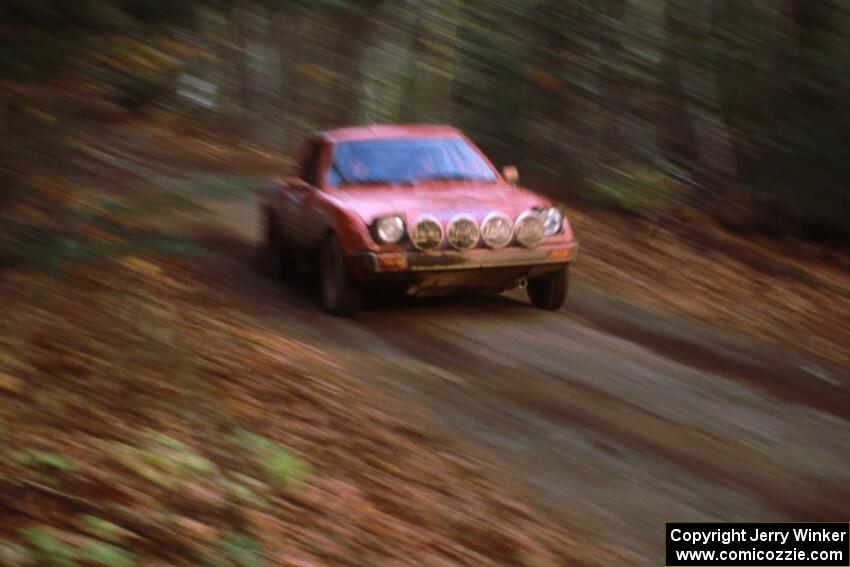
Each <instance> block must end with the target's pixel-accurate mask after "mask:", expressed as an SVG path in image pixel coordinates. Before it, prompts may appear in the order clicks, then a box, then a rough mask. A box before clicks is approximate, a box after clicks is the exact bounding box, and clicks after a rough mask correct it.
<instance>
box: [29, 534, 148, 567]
mask: <svg viewBox="0 0 850 567" xmlns="http://www.w3.org/2000/svg"><path fill="white" fill-rule="evenodd" d="M20 533H21V538H22V541H23V542H24V546H25V548H28V552H24V553H25V554H26V555H31V556H32V557H33V558H34V559H35V561H36V562H37V564H39V565H49V566H56V567H74V566H76V565H99V566H102V567H132V566H133V565H135V558H134V556H133V554H132V553H130V552H129V551H127V550H125V549H123V548H121V547H119V546H118V545H115V544H112V543H106V542H103V541H99V540H96V539H92V538H87V537H79V536H74V537H72V538H71V537H68V538H63V537H60V535H57V532H56V531H55V530H53V529H52V528H48V527H46V526H39V525H32V526H27V527H25V528H22V529H21V532H20ZM71 541H73V543H71Z"/></svg>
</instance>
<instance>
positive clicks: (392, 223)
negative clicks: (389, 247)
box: [372, 215, 404, 244]
mask: <svg viewBox="0 0 850 567" xmlns="http://www.w3.org/2000/svg"><path fill="white" fill-rule="evenodd" d="M372 236H374V237H375V240H377V241H378V242H386V243H387V244H394V243H396V242H398V241H399V240H401V239H402V238H403V237H404V219H402V218H401V217H400V216H398V215H391V216H388V217H381V218H378V219H375V221H374V222H373V223H372Z"/></svg>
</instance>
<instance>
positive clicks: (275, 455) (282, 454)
mask: <svg viewBox="0 0 850 567" xmlns="http://www.w3.org/2000/svg"><path fill="white" fill-rule="evenodd" d="M234 442H235V443H237V444H238V445H239V446H241V447H243V448H245V449H247V450H248V451H249V452H250V453H251V454H252V456H253V457H254V459H255V460H256V461H257V463H259V464H260V465H261V466H262V467H263V470H264V471H265V475H266V480H267V481H268V483H269V484H271V485H272V486H275V487H277V488H284V489H293V488H297V487H298V486H300V485H301V484H302V483H303V482H304V481H306V480H307V479H308V478H309V477H310V475H311V474H312V467H311V466H310V463H308V462H307V461H305V460H303V459H301V458H300V457H298V456H296V455H295V454H293V453H292V452H291V451H289V450H288V449H286V448H285V447H283V446H282V445H280V444H279V443H276V442H274V441H272V440H271V439H267V438H265V437H262V436H260V435H256V434H254V433H251V432H248V431H245V430H239V431H237V432H236V433H235V434H234Z"/></svg>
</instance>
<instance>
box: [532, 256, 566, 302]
mask: <svg viewBox="0 0 850 567" xmlns="http://www.w3.org/2000/svg"><path fill="white" fill-rule="evenodd" d="M569 287H570V271H569V266H567V267H565V268H564V269H563V270H559V271H557V272H556V273H554V274H547V275H545V276H542V277H539V278H535V279H533V280H529V282H528V288H527V289H526V291H527V292H528V298H529V299H530V300H531V304H532V305H534V306H535V307H537V308H538V309H546V310H547V311H555V310H557V309H560V308H561V307H562V306H563V305H564V301H565V300H566V299H567V291H568V290H569Z"/></svg>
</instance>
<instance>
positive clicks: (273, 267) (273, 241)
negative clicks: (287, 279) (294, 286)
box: [257, 209, 287, 279]
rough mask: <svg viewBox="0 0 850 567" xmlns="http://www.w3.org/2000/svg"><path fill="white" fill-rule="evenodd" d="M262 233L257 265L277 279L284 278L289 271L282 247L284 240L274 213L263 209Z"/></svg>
mask: <svg viewBox="0 0 850 567" xmlns="http://www.w3.org/2000/svg"><path fill="white" fill-rule="evenodd" d="M261 230H262V234H261V235H260V239H261V241H260V246H259V250H258V251H257V267H258V268H259V270H260V272H262V273H263V274H265V275H266V276H269V277H271V278H275V279H283V277H284V276H285V275H286V272H287V266H286V260H285V257H284V254H283V250H282V248H281V245H282V242H281V239H280V235H279V233H278V229H277V222H276V221H275V217H274V214H273V213H272V212H271V211H270V210H268V209H264V210H263V211H262V229H261Z"/></svg>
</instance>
